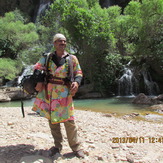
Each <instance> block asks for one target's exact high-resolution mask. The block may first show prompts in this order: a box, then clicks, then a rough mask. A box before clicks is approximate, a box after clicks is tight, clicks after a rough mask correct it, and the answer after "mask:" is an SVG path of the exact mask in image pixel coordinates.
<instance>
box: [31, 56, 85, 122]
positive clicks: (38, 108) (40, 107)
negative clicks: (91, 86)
mask: <svg viewBox="0 0 163 163" xmlns="http://www.w3.org/2000/svg"><path fill="white" fill-rule="evenodd" d="M71 56H72V57H71V58H72V63H73V71H74V79H75V78H78V77H82V71H81V67H80V65H79V62H78V59H77V57H76V56H74V55H71ZM45 59H46V58H45V57H42V58H41V59H40V60H39V62H37V63H36V65H35V67H34V68H35V69H39V70H44V69H45V66H44V65H45ZM68 67H69V66H68V57H66V59H65V63H64V64H63V65H61V66H59V67H57V65H56V64H55V63H54V62H53V61H52V59H50V61H49V67H48V70H49V72H50V74H51V75H53V76H55V77H59V78H66V77H67V76H68ZM47 94H48V99H47V98H46V92H45V87H44V89H43V91H41V92H39V93H38V95H37V96H36V99H35V102H34V105H33V108H32V110H33V111H35V112H37V113H39V114H40V116H43V117H45V118H47V119H49V120H51V123H52V124H56V123H60V122H65V121H67V120H74V104H73V99H72V95H71V93H70V88H68V86H66V85H58V84H52V83H48V84H47Z"/></svg>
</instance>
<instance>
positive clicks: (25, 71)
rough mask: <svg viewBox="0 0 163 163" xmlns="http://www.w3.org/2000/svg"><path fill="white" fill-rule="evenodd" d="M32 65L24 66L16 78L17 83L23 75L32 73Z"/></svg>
mask: <svg viewBox="0 0 163 163" xmlns="http://www.w3.org/2000/svg"><path fill="white" fill-rule="evenodd" d="M33 67H34V65H28V66H26V67H25V69H24V71H23V73H22V74H21V76H19V77H18V80H17V83H18V85H19V84H20V83H21V80H22V79H23V77H24V76H26V75H32V74H33Z"/></svg>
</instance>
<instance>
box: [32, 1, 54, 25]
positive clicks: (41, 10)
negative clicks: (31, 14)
mask: <svg viewBox="0 0 163 163" xmlns="http://www.w3.org/2000/svg"><path fill="white" fill-rule="evenodd" d="M50 3H51V0H40V3H39V7H38V10H37V14H36V16H35V22H38V21H39V18H40V16H41V15H42V14H44V13H45V10H46V9H47V8H48V7H49V5H50Z"/></svg>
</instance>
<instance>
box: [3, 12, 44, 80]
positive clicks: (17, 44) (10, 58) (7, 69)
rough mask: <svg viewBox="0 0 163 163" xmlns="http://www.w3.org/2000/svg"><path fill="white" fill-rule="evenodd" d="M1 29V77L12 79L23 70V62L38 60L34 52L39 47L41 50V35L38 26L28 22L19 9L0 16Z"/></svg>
mask: <svg viewBox="0 0 163 163" xmlns="http://www.w3.org/2000/svg"><path fill="white" fill-rule="evenodd" d="M0 29H1V30H0V49H1V50H0V59H1V60H0V62H1V66H0V72H1V73H0V74H1V75H0V77H4V78H5V79H7V80H12V79H14V78H15V77H16V76H17V75H18V74H19V73H20V72H21V71H22V67H23V62H27V63H30V64H31V63H32V62H33V63H35V62H36V60H33V59H36V58H38V54H37V55H35V56H33V55H32V54H36V50H37V49H38V51H41V50H40V49H41V48H38V47H39V42H38V39H39V35H38V34H37V29H36V26H35V25H34V24H33V23H26V20H25V19H24V18H23V16H22V15H21V13H20V12H19V11H18V10H15V11H14V12H9V13H6V14H5V16H4V17H1V18H0ZM36 47H37V48H36ZM29 52H30V55H29V56H30V57H29V56H28V55H27V54H29ZM39 55H40V54H39ZM36 56H37V57H36Z"/></svg>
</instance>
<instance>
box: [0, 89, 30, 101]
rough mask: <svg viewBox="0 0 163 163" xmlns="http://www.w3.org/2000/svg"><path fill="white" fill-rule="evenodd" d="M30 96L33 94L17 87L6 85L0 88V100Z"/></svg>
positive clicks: (12, 99) (28, 97)
mask: <svg viewBox="0 0 163 163" xmlns="http://www.w3.org/2000/svg"><path fill="white" fill-rule="evenodd" d="M31 98H33V96H31V95H28V94H26V93H24V92H23V91H22V89H21V88H18V87H6V88H1V89H0V102H7V101H14V100H21V99H31Z"/></svg>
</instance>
